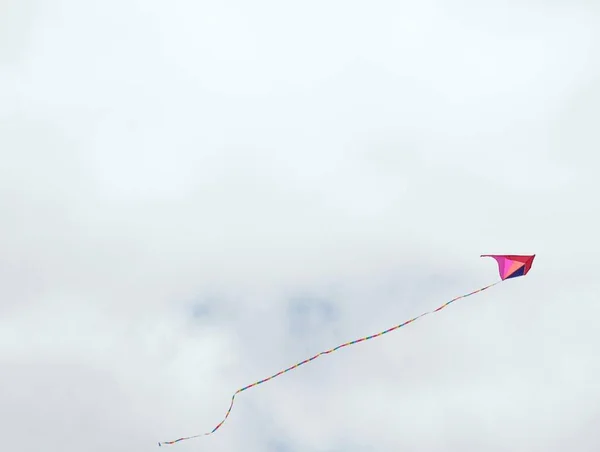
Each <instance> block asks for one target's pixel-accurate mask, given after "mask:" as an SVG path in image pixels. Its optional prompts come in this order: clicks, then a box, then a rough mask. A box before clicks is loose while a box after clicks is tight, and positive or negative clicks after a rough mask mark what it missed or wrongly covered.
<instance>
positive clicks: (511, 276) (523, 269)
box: [506, 265, 525, 279]
mask: <svg viewBox="0 0 600 452" xmlns="http://www.w3.org/2000/svg"><path fill="white" fill-rule="evenodd" d="M524 274H525V266H524V265H523V266H522V267H521V268H519V269H518V270H515V272H514V273H513V274H512V275H510V276H508V277H507V278H506V279H510V278H516V277H517V276H523V275H524Z"/></svg>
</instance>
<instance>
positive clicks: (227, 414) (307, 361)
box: [158, 281, 502, 446]
mask: <svg viewBox="0 0 600 452" xmlns="http://www.w3.org/2000/svg"><path fill="white" fill-rule="evenodd" d="M501 282H502V281H497V282H495V283H493V284H490V285H489V286H485V287H482V288H481V289H477V290H474V291H473V292H470V293H468V294H465V295H460V296H458V297H456V298H453V299H452V300H450V301H448V302H446V303H444V304H443V305H441V306H440V307H439V308H437V309H434V310H433V311H428V312H424V313H423V314H420V315H418V316H416V317H415V318H412V319H410V320H407V321H406V322H404V323H401V324H400V325H396V326H393V327H391V328H388V329H387V330H385V331H381V332H380V333H376V334H372V335H371V336H365V337H362V338H360V339H356V340H353V341H350V342H346V343H345V344H341V345H338V346H337V347H334V348H331V349H329V350H325V351H323V352H320V353H317V354H316V355H315V356H313V357H311V358H308V359H305V360H304V361H301V362H299V363H296V364H294V365H293V366H290V367H288V368H287V369H284V370H282V371H279V372H277V373H276V374H274V375H271V376H270V377H267V378H265V379H263V380H259V381H257V382H255V383H252V384H250V385H248V386H245V387H243V388H241V389H238V390H237V391H235V393H234V394H233V396H232V397H231V403H230V404H229V409H228V410H227V413H226V414H225V417H224V418H223V420H222V421H221V422H219V424H217V426H216V427H215V428H213V429H212V430H211V431H210V432H207V433H201V434H199V435H194V436H186V437H183V438H179V439H176V440H173V441H164V442H161V443H158V445H159V446H161V445H163V444H175V443H178V442H179V441H185V440H188V439H193V438H199V437H201V436H207V435H212V434H213V433H215V432H216V431H217V430H218V429H219V428H220V427H221V426H222V425H223V424H224V423H225V421H226V420H227V418H228V417H229V414H230V413H231V409H232V408H233V403H234V402H235V396H236V395H238V394H239V393H240V392H243V391H245V390H246V389H250V388H253V387H254V386H258V385H260V384H263V383H265V382H267V381H269V380H272V379H273V378H275V377H278V376H279V375H281V374H284V373H286V372H289V371H290V370H293V369H296V368H297V367H300V366H302V365H304V364H306V363H309V362H311V361H313V360H315V359H317V358H318V357H319V356H322V355H328V354H329V353H332V352H335V351H336V350H339V349H340V348H344V347H347V346H349V345H354V344H358V343H359V342H363V341H368V340H369V339H374V338H376V337H379V336H383V335H384V334H387V333H390V332H392V331H394V330H397V329H398V328H402V327H403V326H405V325H408V324H409V323H412V322H414V321H415V320H418V319H420V318H421V317H425V316H426V315H429V314H433V313H436V312H438V311H441V310H442V309H444V308H445V307H446V306H448V305H450V304H452V303H454V302H455V301H456V300H460V299H461V298H466V297H468V296H470V295H474V294H476V293H479V292H483V291H484V290H486V289H489V288H490V287H493V286H495V285H496V284H499V283H501Z"/></svg>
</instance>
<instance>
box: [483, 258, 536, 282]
mask: <svg viewBox="0 0 600 452" xmlns="http://www.w3.org/2000/svg"><path fill="white" fill-rule="evenodd" d="M481 257H493V258H494V259H496V261H497V262H498V271H499V272H500V278H502V281H504V280H505V279H508V278H516V277H518V276H525V275H526V274H527V272H528V271H529V270H530V269H531V264H532V263H533V259H535V254H532V255H531V256H520V255H515V254H482V255H481Z"/></svg>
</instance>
